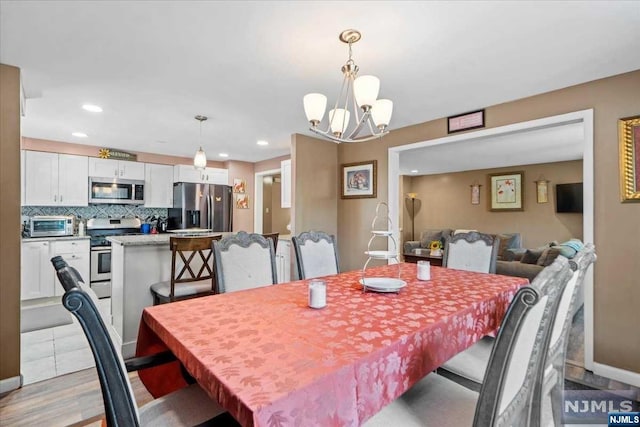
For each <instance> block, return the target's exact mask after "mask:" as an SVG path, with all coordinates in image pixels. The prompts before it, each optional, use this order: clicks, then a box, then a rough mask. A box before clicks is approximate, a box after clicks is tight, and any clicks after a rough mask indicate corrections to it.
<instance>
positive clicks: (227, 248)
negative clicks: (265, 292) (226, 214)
mask: <svg viewBox="0 0 640 427" xmlns="http://www.w3.org/2000/svg"><path fill="white" fill-rule="evenodd" d="M213 251H214V258H215V271H216V280H217V282H218V292H219V293H225V292H234V291H241V290H244V289H252V288H259V287H263V286H268V285H273V284H275V283H278V277H277V271H276V255H275V249H274V247H273V240H272V239H270V238H266V237H264V236H263V235H261V234H249V233H246V232H244V231H239V232H238V233H237V234H235V235H233V236H228V237H225V238H223V239H222V240H218V241H214V242H213Z"/></svg>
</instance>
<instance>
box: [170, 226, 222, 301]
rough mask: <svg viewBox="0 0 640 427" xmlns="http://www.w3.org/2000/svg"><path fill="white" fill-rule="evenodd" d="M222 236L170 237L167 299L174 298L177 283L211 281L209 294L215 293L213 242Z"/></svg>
mask: <svg viewBox="0 0 640 427" xmlns="http://www.w3.org/2000/svg"><path fill="white" fill-rule="evenodd" d="M221 237H222V235H217V236H204V237H171V238H170V239H169V248H170V249H171V291H170V295H169V298H170V299H171V300H172V301H173V300H174V298H175V285H176V284H179V283H189V282H199V281H202V280H211V293H212V294H213V293H215V291H216V288H215V286H216V282H215V274H214V271H213V262H212V258H213V241H214V240H220V238H221Z"/></svg>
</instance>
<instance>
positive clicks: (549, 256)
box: [537, 246, 561, 267]
mask: <svg viewBox="0 0 640 427" xmlns="http://www.w3.org/2000/svg"><path fill="white" fill-rule="evenodd" d="M558 255H561V253H560V249H558V247H555V246H554V247H552V248H547V249H545V250H544V251H543V252H542V255H540V258H538V262H537V264H538V265H540V266H542V267H547V266H549V265H551V264H552V263H553V261H554V260H555V259H556V258H557V257H558Z"/></svg>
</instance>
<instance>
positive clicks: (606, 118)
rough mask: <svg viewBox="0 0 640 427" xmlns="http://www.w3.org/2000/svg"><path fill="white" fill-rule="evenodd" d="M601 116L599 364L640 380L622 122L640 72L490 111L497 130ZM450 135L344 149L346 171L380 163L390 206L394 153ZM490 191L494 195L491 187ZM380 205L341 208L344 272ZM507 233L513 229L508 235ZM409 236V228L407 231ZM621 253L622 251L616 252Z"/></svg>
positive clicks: (636, 214) (632, 107)
mask: <svg viewBox="0 0 640 427" xmlns="http://www.w3.org/2000/svg"><path fill="white" fill-rule="evenodd" d="M591 108H592V109H593V110H594V162H595V166H594V169H595V170H594V178H595V183H594V186H595V196H594V197H595V198H594V202H595V212H594V216H595V223H594V228H595V230H594V231H595V242H594V243H595V244H596V247H597V249H598V262H597V263H596V265H595V268H594V271H595V280H594V300H595V301H594V302H595V308H594V318H595V331H594V332H595V336H594V346H595V354H594V357H595V361H596V362H599V363H603V364H606V365H610V366H613V367H617V368H621V369H626V370H630V371H633V372H640V357H638V355H639V354H640V336H639V334H638V328H637V325H638V324H640V310H638V309H637V307H638V306H640V286H639V285H638V281H639V279H638V277H640V263H639V262H638V259H639V258H640V227H639V226H638V224H639V218H640V203H625V204H623V203H620V190H619V169H618V160H619V159H618V132H617V125H618V119H619V118H621V117H629V116H633V115H637V114H638V113H639V112H640V70H636V71H633V72H631V73H626V74H621V75H619V76H614V77H610V78H606V79H602V80H597V81H594V82H590V83H585V84H582V85H577V86H572V87H569V88H565V89H561V90H557V91H553V92H549V93H545V94H541V95H537V96H533V97H529V98H524V99H520V100H517V101H513V102H508V103H505V104H500V105H495V106H489V107H486V108H485V116H486V127H487V128H493V127H497V126H503V125H508V124H513V123H519V122H523V121H527V120H533V119H539V118H543V117H548V116H554V115H558V114H564V113H569V112H573V111H579V110H586V109H591ZM446 135H447V123H446V118H442V119H438V120H433V121H429V122H425V123H421V124H418V125H415V126H409V127H405V128H401V129H397V130H394V131H391V133H390V134H389V135H387V136H385V137H384V138H383V139H382V140H377V141H372V142H365V143H350V144H340V145H339V147H338V159H339V163H346V162H356V161H363V160H370V159H377V160H378V200H385V201H386V200H387V198H388V188H387V187H388V186H387V159H388V157H387V149H388V148H389V147H391V146H398V145H404V144H409V143H413V142H419V141H425V140H430V139H435V138H441V137H444V136H446ZM485 188H486V187H485ZM375 202H376V200H375V199H358V200H339V201H338V224H339V233H338V235H339V249H340V255H341V265H342V267H343V268H359V267H361V266H362V264H363V262H364V256H363V255H360V254H361V253H362V251H363V250H364V248H365V247H366V245H367V241H368V238H369V230H368V226H369V224H368V222H369V220H368V218H369V217H370V215H371V212H373V208H374V207H375ZM506 226H507V225H505V227H506ZM405 229H406V223H405ZM613 248H615V249H613Z"/></svg>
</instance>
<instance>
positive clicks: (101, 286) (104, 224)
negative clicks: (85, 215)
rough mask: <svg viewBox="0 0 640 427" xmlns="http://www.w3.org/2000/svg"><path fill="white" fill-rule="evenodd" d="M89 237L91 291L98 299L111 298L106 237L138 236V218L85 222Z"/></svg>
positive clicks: (109, 252) (90, 220)
mask: <svg viewBox="0 0 640 427" xmlns="http://www.w3.org/2000/svg"><path fill="white" fill-rule="evenodd" d="M87 233H88V234H89V236H91V273H90V278H91V280H90V282H91V283H90V284H91V289H93V291H94V292H95V293H96V295H97V296H98V298H107V297H110V296H111V242H109V241H108V240H107V237H108V236H117V235H123V234H140V220H139V219H138V218H120V219H114V218H92V219H89V220H88V221H87Z"/></svg>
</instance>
